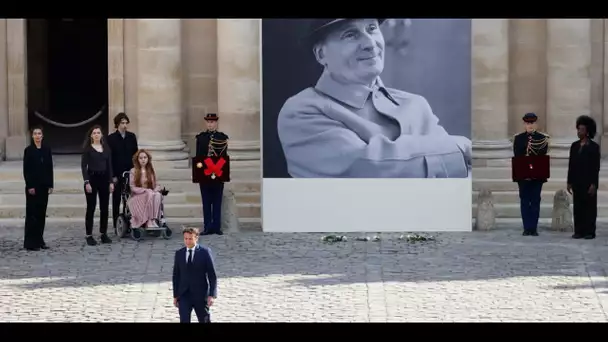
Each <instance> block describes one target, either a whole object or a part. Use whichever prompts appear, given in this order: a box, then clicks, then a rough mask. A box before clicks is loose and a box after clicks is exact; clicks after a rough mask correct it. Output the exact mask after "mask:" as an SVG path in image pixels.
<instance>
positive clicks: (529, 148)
mask: <svg viewBox="0 0 608 342" xmlns="http://www.w3.org/2000/svg"><path fill="white" fill-rule="evenodd" d="M549 138H550V137H549V135H547V134H544V133H541V132H538V131H534V132H532V133H528V132H523V133H519V134H516V135H515V136H514V137H513V155H514V156H515V157H521V156H525V155H528V154H529V155H539V156H542V155H546V154H547V152H548V151H549ZM541 181H543V182H546V181H547V180H546V179H541Z"/></svg>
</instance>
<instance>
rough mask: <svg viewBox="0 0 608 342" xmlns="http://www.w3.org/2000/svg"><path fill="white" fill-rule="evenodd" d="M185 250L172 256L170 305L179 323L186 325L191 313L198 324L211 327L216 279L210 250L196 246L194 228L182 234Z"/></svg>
mask: <svg viewBox="0 0 608 342" xmlns="http://www.w3.org/2000/svg"><path fill="white" fill-rule="evenodd" d="M183 235H184V244H185V245H186V246H185V247H183V248H181V249H179V250H178V251H177V252H175V261H174V264H173V305H175V306H176V307H177V308H178V309H179V320H180V322H181V323H190V316H191V314H192V309H194V312H195V313H196V317H197V318H198V321H199V323H211V315H210V313H209V307H211V305H213V301H214V300H215V298H216V297H217V276H216V274H215V265H214V263H213V257H212V256H211V250H210V249H209V248H208V247H204V246H201V245H199V244H198V236H199V232H198V229H196V228H185V229H184V231H183Z"/></svg>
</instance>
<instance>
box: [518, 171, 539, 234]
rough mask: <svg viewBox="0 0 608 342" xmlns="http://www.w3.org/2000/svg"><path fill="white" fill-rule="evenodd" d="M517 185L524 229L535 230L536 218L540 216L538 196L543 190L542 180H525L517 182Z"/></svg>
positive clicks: (536, 226)
mask: <svg viewBox="0 0 608 342" xmlns="http://www.w3.org/2000/svg"><path fill="white" fill-rule="evenodd" d="M518 185H519V203H520V204H519V205H520V210H521V219H522V221H523V224H524V230H525V231H528V232H535V231H536V230H537V228H538V218H539V216H540V200H541V197H540V196H541V192H542V190H543V182H541V181H539V180H527V181H521V182H518Z"/></svg>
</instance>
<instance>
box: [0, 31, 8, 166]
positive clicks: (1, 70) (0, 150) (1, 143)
mask: <svg viewBox="0 0 608 342" xmlns="http://www.w3.org/2000/svg"><path fill="white" fill-rule="evenodd" d="M6 71H7V70H6V19H0V161H2V160H4V158H5V156H6V148H5V141H6V138H7V137H8V103H7V101H8V96H7V95H8V88H7V78H8V75H7V72H6Z"/></svg>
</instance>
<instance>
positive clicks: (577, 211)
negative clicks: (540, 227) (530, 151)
mask: <svg viewBox="0 0 608 342" xmlns="http://www.w3.org/2000/svg"><path fill="white" fill-rule="evenodd" d="M576 129H577V135H578V138H579V140H578V141H575V142H573V143H572V146H570V157H569V160H568V192H569V193H570V194H572V199H573V202H574V210H573V211H574V213H573V214H574V235H572V238H574V239H581V238H585V239H594V238H595V228H596V227H595V223H596V219H597V188H598V185H599V176H600V158H601V154H600V146H599V145H598V144H597V143H596V142H595V141H593V140H591V139H593V138H594V137H595V134H596V132H597V125H596V123H595V120H593V118H591V117H589V116H587V115H582V116H580V117H578V119H576Z"/></svg>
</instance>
